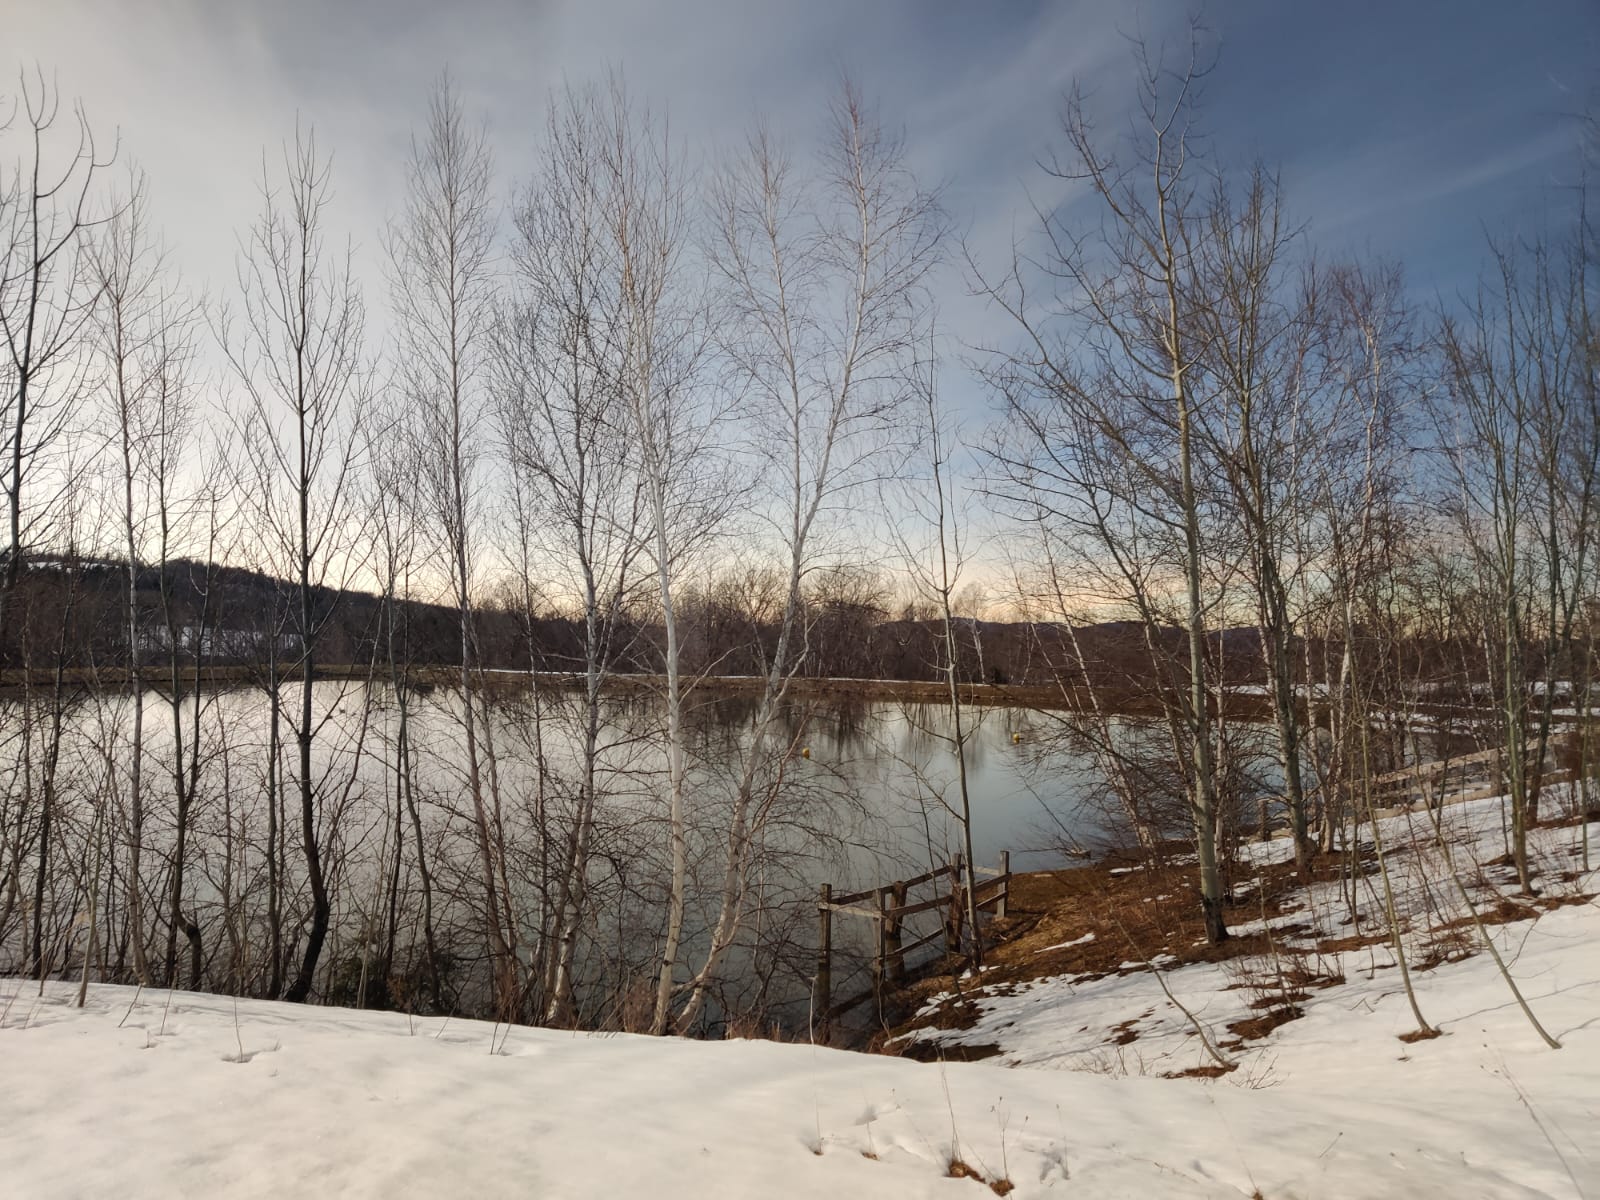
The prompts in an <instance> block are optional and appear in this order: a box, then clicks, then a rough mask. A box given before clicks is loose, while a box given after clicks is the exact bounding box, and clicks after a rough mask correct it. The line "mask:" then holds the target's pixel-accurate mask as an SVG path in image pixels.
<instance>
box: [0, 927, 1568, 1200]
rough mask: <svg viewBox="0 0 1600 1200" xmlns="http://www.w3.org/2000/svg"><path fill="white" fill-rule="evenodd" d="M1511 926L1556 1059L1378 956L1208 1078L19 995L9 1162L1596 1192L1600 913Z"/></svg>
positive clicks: (651, 1183) (653, 1186) (928, 1190)
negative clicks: (1410, 1022)
mask: <svg viewBox="0 0 1600 1200" xmlns="http://www.w3.org/2000/svg"><path fill="white" fill-rule="evenodd" d="M1518 936H1519V937H1523V938H1525V939H1526V940H1525V941H1524V942H1523V943H1522V945H1521V948H1520V953H1519V954H1518V957H1517V970H1518V974H1519V975H1520V976H1521V977H1522V979H1523V981H1524V985H1525V987H1526V988H1527V990H1528V992H1529V994H1530V999H1531V1001H1532V1002H1533V1004H1534V1005H1535V1006H1536V1008H1537V1010H1538V1011H1539V1013H1540V1015H1541V1016H1542V1017H1543V1018H1544V1019H1545V1021H1546V1023H1547V1024H1548V1025H1549V1026H1550V1027H1551V1028H1552V1030H1553V1031H1554V1032H1556V1033H1557V1035H1558V1036H1559V1037H1560V1038H1561V1039H1562V1040H1563V1041H1564V1043H1565V1047H1564V1048H1563V1049H1562V1050H1560V1051H1550V1050H1546V1049H1544V1048H1543V1047H1542V1046H1541V1045H1540V1043H1539V1042H1538V1041H1537V1039H1536V1038H1535V1036H1534V1035H1533V1033H1532V1031H1531V1030H1530V1029H1529V1028H1528V1027H1527V1025H1526V1024H1525V1023H1524V1022H1523V1021H1522V1018H1521V1016H1520V1015H1519V1014H1518V1013H1517V1012H1516V1010H1515V1009H1514V1007H1513V1006H1512V1005H1511V1002H1510V997H1509V996H1508V995H1507V994H1506V991H1505V988H1504V985H1503V983H1501V982H1500V981H1499V979H1498V978H1497V977H1495V976H1494V974H1493V968H1492V964H1490V963H1489V962H1488V960H1487V959H1485V958H1483V957H1481V956H1480V957H1478V958H1474V959H1470V960H1467V961H1465V962H1460V963H1455V964H1446V965H1444V966H1441V967H1439V968H1438V969H1436V970H1435V971H1432V972H1428V973H1426V974H1425V975H1424V976H1422V977H1421V986H1422V989H1423V1002H1424V1004H1425V1006H1426V1010H1427V1011H1428V1012H1429V1016H1430V1018H1431V1019H1432V1020H1434V1021H1435V1022H1436V1023H1438V1024H1440V1025H1442V1026H1443V1027H1444V1028H1445V1030H1446V1032H1447V1035H1448V1036H1445V1037H1442V1038H1439V1039H1437V1040H1434V1041H1431V1042H1423V1043H1419V1044H1416V1045H1410V1046H1407V1045H1404V1044H1402V1043H1400V1042H1399V1041H1397V1040H1396V1039H1395V1034H1397V1033H1398V1032H1401V1031H1402V1030H1404V1029H1405V1028H1406V1027H1407V1019H1406V1013H1405V1005H1404V1002H1403V1000H1402V999H1401V997H1400V996H1399V995H1397V994H1396V991H1395V988H1394V986H1393V980H1391V979H1389V978H1387V977H1386V976H1387V975H1388V974H1392V973H1385V972H1379V973H1377V974H1376V975H1375V976H1374V979H1373V981H1372V983H1371V984H1370V986H1366V987H1363V988H1361V989H1360V991H1359V994H1358V995H1357V996H1355V997H1353V998H1352V1001H1351V1002H1350V1003H1341V1004H1340V1005H1338V1006H1331V1005H1330V1006H1327V1007H1318V1008H1314V1009H1313V1011H1312V1012H1311V1013H1310V1014H1308V1016H1307V1017H1306V1018H1304V1019H1303V1020H1301V1021H1297V1022H1294V1023H1292V1024H1291V1025H1288V1026H1285V1027H1284V1028H1283V1029H1282V1030H1279V1031H1278V1033H1277V1034H1276V1035H1275V1042H1276V1044H1275V1045H1274V1055H1273V1057H1271V1058H1270V1059H1265V1060H1263V1061H1262V1062H1261V1063H1260V1064H1258V1065H1257V1066H1256V1067H1255V1068H1253V1069H1252V1070H1251V1071H1249V1072H1245V1071H1239V1072H1235V1073H1234V1074H1233V1075H1232V1076H1227V1077H1224V1078H1223V1079H1220V1080H1215V1081H1207V1080H1198V1079H1162V1078H1154V1077H1137V1076H1120V1077H1117V1076H1113V1075H1109V1074H1093V1073H1085V1072H1081V1071H1059V1070H1008V1069H1006V1068H1003V1067H998V1066H991V1065H988V1064H983V1063H976V1064H961V1063H952V1064H947V1065H944V1066H933V1065H925V1064H919V1063H914V1062H910V1061H906V1060H901V1059H893V1058H883V1057H874V1056H867V1055H858V1054H851V1053H847V1052H843V1051H832V1050H822V1049H815V1048H812V1047H809V1046H794V1045H775V1044H771V1043H766V1042H723V1043H704V1042H686V1041H675V1040H667V1039H649V1038H639V1037H628V1036H611V1037H602V1036H589V1035H571V1034H561V1033H553V1032H549V1031H542V1030H531V1029H522V1028H517V1029H513V1030H512V1031H511V1032H510V1034H509V1036H508V1037H505V1041H504V1044H503V1046H502V1045H501V1043H500V1042H499V1041H498V1040H497V1036H496V1033H495V1031H494V1029H493V1028H492V1027H491V1026H489V1025H487V1024H483V1023H478V1022H467V1021H449V1022H444V1021H440V1020H438V1019H433V1020H428V1021H417V1022H415V1023H414V1024H413V1023H412V1022H410V1021H408V1020H407V1018H406V1017H404V1016H398V1015H395V1014H388V1013H362V1012H353V1011H347V1010H339V1009H322V1008H305V1007H296V1006H292V1005H286V1004H273V1003H266V1002H250V1001H243V1002H240V1003H239V1004H238V1008H237V1016H236V1015H235V1009H234V1004H233V1002H232V1001H231V1000H228V999H227V998H224V997H216V996H200V995H191V994H186V993H177V994H176V995H175V996H174V997H173V999H172V1002H171V1009H170V1011H169V1012H165V1013H164V1012H163V1007H164V1004H165V1002H166V997H165V995H164V994H162V993H155V994H151V993H145V994H144V995H143V996H142V997H141V998H140V999H139V1001H138V1003H137V1004H136V1005H133V1007H132V1009H131V1011H129V1010H130V1003H131V1002H132V1001H133V999H134V993H133V991H132V990H131V989H128V988H118V987H109V986H107V987H94V988H91V989H90V992H89V1003H88V1006H87V1007H86V1008H85V1009H83V1010H81V1011H80V1010H79V1009H77V1008H76V1007H74V1006H73V1004H72V1000H73V989H71V988H69V987H67V986H65V985H51V986H50V987H47V989H46V991H45V995H44V997H43V998H42V999H41V998H39V997H38V996H37V995H36V992H37V988H36V985H33V984H30V983H22V982H18V981H6V982H4V983H0V1010H4V1012H5V1020H4V1025H3V1027H0V1061H3V1062H4V1063H5V1082H4V1085H3V1089H0V1177H3V1178H4V1179H5V1184H4V1189H3V1190H4V1192H5V1194H6V1195H9V1196H17V1197H39V1198H43V1197H66V1196H86V1195H116V1196H119V1197H139V1196H151V1197H155V1196H162V1197H166V1196H274V1197H276V1196H285V1195H290V1196H293V1195H302V1194H316V1195H326V1196H373V1197H378V1196H384V1197H394V1196H429V1197H438V1196H468V1195H470V1196H594V1195H598V1196H620V1197H631V1196H653V1197H663V1198H676V1197H686V1198H687V1197H695V1198H705V1197H720V1196H726V1197H751V1196H827V1197H835V1196H886V1197H887V1196H908V1197H909V1196H951V1197H959V1196H971V1197H974V1198H976V1197H978V1196H982V1195H986V1194H989V1193H988V1192H987V1191H986V1190H985V1189H984V1188H982V1187H981V1186H980V1185H978V1184H977V1183H975V1182H974V1181H973V1180H970V1179H953V1178H949V1177H948V1176H947V1171H948V1164H949V1162H950V1160H951V1158H952V1157H959V1158H961V1159H962V1160H963V1161H965V1162H966V1163H968V1164H969V1165H971V1166H972V1167H973V1168H975V1169H976V1170H978V1171H979V1172H980V1173H981V1174H983V1175H984V1176H985V1177H986V1178H989V1179H994V1178H999V1177H1009V1179H1010V1180H1011V1181H1012V1182H1013V1183H1014V1184H1015V1185H1016V1191H1015V1193H1014V1194H1015V1195H1017V1196H1023V1197H1025V1196H1030V1195H1039V1194H1043V1193H1045V1192H1048V1191H1054V1190H1056V1189H1059V1190H1061V1192H1062V1193H1063V1194H1076V1195H1088V1196H1096V1197H1113V1196H1130V1197H1148V1196H1180V1197H1189V1196H1194V1197H1198V1196H1206V1197H1211V1196H1217V1197H1221V1196H1228V1197H1239V1196H1250V1195H1252V1194H1253V1193H1255V1192H1257V1191H1259V1192H1260V1194H1261V1195H1262V1196H1264V1197H1268V1198H1275V1197H1288V1196H1295V1197H1302V1198H1309V1197H1339V1198H1341V1200H1347V1198H1349V1197H1353V1196H1374V1197H1378V1196H1394V1197H1416V1196H1429V1195H1446V1194H1450V1195H1454V1196H1459V1197H1468V1196H1472V1197H1478V1196H1482V1197H1499V1196H1505V1197H1512V1196H1515V1197H1529V1196H1563V1197H1565V1196H1573V1197H1576V1196H1582V1195H1585V1194H1588V1195H1593V1194H1595V1192H1596V1191H1597V1190H1600V1143H1597V1142H1596V1141H1595V1138H1594V1136H1593V1133H1594V1129H1595V1128H1596V1120H1597V1118H1600V1020H1597V1019H1596V1018H1595V1016H1594V1014H1595V1013H1596V1012H1597V1011H1600V950H1597V947H1600V910H1597V909H1596V908H1595V907H1594V906H1592V905H1590V906H1585V907H1572V908H1567V909H1562V910H1559V911H1556V912H1553V913H1551V914H1548V915H1547V916H1545V917H1543V918H1542V919H1541V920H1540V921H1539V922H1538V923H1537V924H1536V925H1535V926H1533V927H1532V928H1531V929H1529V928H1526V927H1524V928H1523V929H1521V930H1520V931H1519V933H1518ZM1137 979H1138V977H1137V976H1132V977H1129V980H1137ZM1123 982H1125V983H1126V982H1128V981H1127V980H1125V981H1123ZM1146 982H1148V980H1146ZM1017 1001H1018V1005H1019V1011H1018V1013H1017V1018H1020V1017H1021V1015H1022V1012H1021V1009H1023V1008H1025V1007H1026V1005H1027V998H1026V997H1018V998H1017ZM1041 1003H1046V1004H1047V1007H1045V1008H1041V1009H1036V1010H1035V1011H1034V1012H1032V1013H1031V1014H1030V1018H1029V1026H1028V1027H1029V1029H1030V1030H1031V1031H1032V1033H1031V1034H1030V1035H1029V1036H1034V1037H1037V1038H1038V1039H1041V1041H1047V1040H1048V1038H1049V1037H1050V1031H1051V1030H1052V1029H1057V1028H1064V1027H1067V1026H1071V1025H1075V1024H1076V1023H1078V1022H1079V1016H1078V1014H1076V1013H1075V1012H1074V1011H1073V1009H1072V1007H1071V1004H1070V1003H1069V997H1068V996H1067V995H1065V994H1060V995H1056V996H1053V997H1051V998H1050V999H1049V1000H1048V1001H1043V1000H1041ZM1137 1011H1139V1010H1138V1009H1134V1012H1135V1013H1136V1012H1137ZM163 1025H164V1028H163ZM504 1034H505V1031H504V1029H503V1028H502V1029H501V1030H500V1035H502V1036H504ZM1026 1044H1027V1043H1026V1042H1018V1043H1015V1045H1016V1046H1017V1049H1018V1050H1019V1051H1020V1050H1022V1049H1023V1048H1024V1047H1025V1045H1026ZM491 1045H494V1046H495V1047H496V1049H497V1051H498V1052H491ZM241 1046H242V1050H243V1053H242V1054H241V1053H240V1050H241ZM819 1151H820V1153H819ZM1580 1183H1581V1185H1582V1190H1580V1187H1579V1184H1580Z"/></svg>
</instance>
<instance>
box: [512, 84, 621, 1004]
mask: <svg viewBox="0 0 1600 1200" xmlns="http://www.w3.org/2000/svg"><path fill="white" fill-rule="evenodd" d="M605 135H606V125H605V122H604V116H603V111H602V100H601V98H600V96H599V95H598V94H596V93H595V92H592V91H585V92H579V91H576V90H568V91H567V92H565V93H563V94H561V95H560V96H559V97H557V98H556V101H555V103H554V104H553V105H552V110H551V116H550V120H549V124H548V126H547V148H546V153H545V157H544V160H543V165H542V167H541V170H540V172H539V173H538V175H537V176H536V177H535V179H534V180H533V181H532V182H531V183H530V184H529V186H528V187H527V189H526V191H525V192H524V193H523V195H522V196H521V197H520V198H519V200H518V202H517V205H516V208H515V212H514V226H515V232H514V236H513V247H512V254H511V258H512V263H513V276H512V279H513V290H512V294H511V296H510V297H508V299H507V302H506V304H505V305H504V307H503V311H502V313H501V317H500V321H499V323H498V326H497V350H496V358H495V390H496V420H497V426H498V429H499V432H500V438H501V445H502V450H503V453H504V454H505V456H506V459H507V461H508V463H509V466H510V482H511V488H512V500H513V505H512V508H513V523H514V525H515V529H516V539H515V548H514V553H515V556H516V563H515V569H516V572H517V574H518V576H519V584H520V586H521V588H522V592H523V595H522V603H523V606H524V608H526V609H529V610H531V607H532V603H533V601H532V596H533V589H534V587H535V581H534V578H533V573H534V571H535V569H536V566H535V564H537V569H539V570H540V571H542V575H541V581H542V583H543V586H544V589H545V590H546V591H547V592H549V593H551V594H553V595H554V596H555V597H557V598H559V599H562V600H565V601H567V602H568V603H570V605H571V606H572V611H574V612H575V614H576V616H577V619H578V623H579V631H578V648H577V654H576V656H575V659H566V658H564V657H555V658H553V659H552V658H548V657H541V656H540V655H539V652H538V650H537V648H536V647H534V646H533V644H532V629H531V627H530V629H529V637H530V647H529V656H530V657H529V666H530V670H534V669H535V668H537V667H539V666H543V667H545V668H546V669H553V670H557V671H559V672H560V673H561V674H567V673H568V672H570V673H571V674H574V675H577V676H578V677H579V688H580V693H581V694H580V699H579V708H580V712H579V714H578V716H577V724H578V729H577V739H576V740H577V749H576V763H575V765H574V767H573V775H574V778H572V780H571V782H570V784H569V783H566V782H563V781H562V780H561V779H560V778H559V777H556V778H553V775H554V772H553V770H552V769H551V768H549V766H548V764H547V762H546V761H545V759H544V756H543V754H542V751H541V750H540V748H539V747H536V748H535V752H536V755H537V756H538V758H539V760H540V761H539V764H538V771H539V778H538V783H537V787H538V789H539V790H538V792H537V799H538V809H537V811H536V813H535V825H536V827H537V829H538V831H539V836H540V846H539V854H540V893H541V897H542V900H543V903H544V906H545V916H544V919H543V920H541V922H540V926H541V931H542V932H541V960H540V970H539V972H538V993H539V995H540V997H541V1000H542V1016H543V1019H544V1020H546V1021H549V1022H552V1023H561V1024H564V1023H568V1022H570V1021H571V1020H572V1019H573V1016H574V988H575V981H576V964H577V956H578V952H579V942H580V936H581V935H582V933H583V931H584V929H585V927H586V925H587V924H588V922H589V921H590V919H591V917H592V915H593V914H592V910H591V907H590V906H591V898H590V890H589V881H590V860H591V854H592V851H593V848H594V847H593V843H594V837H595V832H596V822H597V812H598V809H599V807H600V805H601V803H602V801H603V792H605V791H606V790H607V787H608V779H609V778H610V773H611V771H613V770H614V769H615V767H616V765H617V764H616V761H615V752H614V747H613V743H614V741H615V740H616V737H617V734H615V733H614V732H613V731H612V730H611V729H609V728H608V724H609V723H608V721H607V719H606V708H605V703H604V698H605V689H606V687H607V684H608V681H609V679H610V677H611V675H612V673H613V671H614V670H615V669H616V668H617V666H618V664H619V662H621V661H625V659H626V657H627V655H628V653H629V651H630V649H631V643H632V635H631V631H630V617H631V615H632V610H633V608H634V602H635V599H636V597H637V594H638V592H639V590H640V587H641V583H642V582H643V581H641V579H640V578H639V577H640V575H641V574H642V572H641V567H642V559H643V556H644V554H645V536H646V530H645V520H644V495H643V489H642V484H641V481H640V477H639V473H638V467H637V455H636V454H635V453H634V452H633V449H632V447H631V440H632V439H631V438H630V436H629V432H628V431H629V429H630V427H631V421H632V417H631V414H630V411H629V409H628V408H627V407H626V405H625V400H624V396H623V393H622V391H621V388H620V387H619V386H618V381H619V379H620V376H621V371H620V366H619V363H618V361H617V355H618V352H619V347H620V345H621V344H622V339H621V337H620V335H619V332H618V322H619V320H620V315H619V303H618V298H619V289H618V284H617V273H616V266H615V264H616V261H617V258H616V255H617V249H616V246H615V244H614V242H613V241H612V239H611V237H610V230H609V229H608V227H607V225H606V223H605V195H604V181H603V178H602V176H601V174H600V167H601V158H600V155H601V141H602V139H603V138H604V137H605ZM530 617H531V612H530ZM533 686H534V687H535V688H537V687H538V680H537V678H535V679H534V681H533ZM539 702H540V701H539V699H538V697H536V699H535V703H536V704H537V703H539ZM535 720H536V721H538V720H539V715H538V714H536V715H535ZM537 727H538V726H536V728H537ZM547 785H549V786H547Z"/></svg>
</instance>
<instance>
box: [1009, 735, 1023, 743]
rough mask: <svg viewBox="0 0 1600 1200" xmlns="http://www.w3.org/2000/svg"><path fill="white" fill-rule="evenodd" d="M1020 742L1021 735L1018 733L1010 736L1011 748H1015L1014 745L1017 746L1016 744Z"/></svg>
mask: <svg viewBox="0 0 1600 1200" xmlns="http://www.w3.org/2000/svg"><path fill="white" fill-rule="evenodd" d="M1021 740H1022V735H1021V734H1020V733H1013V734H1012V735H1011V744H1012V745H1013V746H1015V745H1016V744H1017V743H1018V742H1020V741H1021Z"/></svg>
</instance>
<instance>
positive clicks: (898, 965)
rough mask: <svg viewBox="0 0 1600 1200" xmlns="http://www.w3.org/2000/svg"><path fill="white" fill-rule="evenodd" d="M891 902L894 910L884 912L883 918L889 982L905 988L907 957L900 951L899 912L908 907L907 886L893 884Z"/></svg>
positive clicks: (890, 891)
mask: <svg viewBox="0 0 1600 1200" xmlns="http://www.w3.org/2000/svg"><path fill="white" fill-rule="evenodd" d="M889 900H890V903H891V905H892V908H891V909H890V910H889V911H886V912H884V917H883V949H884V953H885V954H886V955H887V956H888V958H889V964H888V966H889V980H890V982H891V983H893V984H894V985H895V986H896V987H903V986H904V985H905V982H906V957H905V955H904V954H903V953H901V951H900V921H901V918H900V915H899V912H898V910H899V909H902V908H904V907H905V905H906V885H905V884H903V883H896V884H893V885H892V886H891V887H890V889H889Z"/></svg>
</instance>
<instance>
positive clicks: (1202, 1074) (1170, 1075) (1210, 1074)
mask: <svg viewBox="0 0 1600 1200" xmlns="http://www.w3.org/2000/svg"><path fill="white" fill-rule="evenodd" d="M1237 1069H1238V1064H1237V1063H1229V1064H1228V1065H1227V1066H1223V1065H1222V1064H1220V1063H1207V1064H1206V1065H1205V1066H1203V1067H1188V1068H1186V1069H1184V1070H1182V1071H1168V1072H1167V1073H1166V1074H1165V1075H1164V1076H1162V1078H1163V1079H1220V1078H1221V1077H1222V1076H1224V1075H1226V1074H1227V1073H1228V1072H1229V1071H1235V1070H1237Z"/></svg>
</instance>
